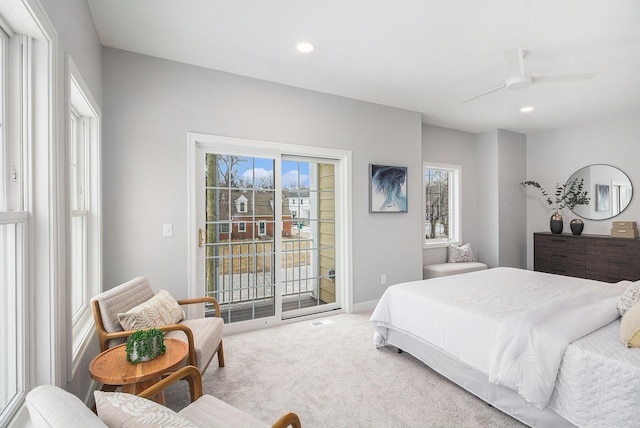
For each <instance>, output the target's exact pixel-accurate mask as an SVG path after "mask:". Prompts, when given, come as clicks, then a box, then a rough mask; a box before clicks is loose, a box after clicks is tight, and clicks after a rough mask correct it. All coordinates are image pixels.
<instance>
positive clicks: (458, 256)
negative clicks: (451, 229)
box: [448, 244, 476, 263]
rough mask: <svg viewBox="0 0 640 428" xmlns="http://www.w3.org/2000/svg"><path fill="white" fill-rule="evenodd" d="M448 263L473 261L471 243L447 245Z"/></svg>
mask: <svg viewBox="0 0 640 428" xmlns="http://www.w3.org/2000/svg"><path fill="white" fill-rule="evenodd" d="M448 261H449V263H460V262H475V261H476V259H475V257H474V256H473V250H472V249H471V244H464V245H460V246H458V245H453V244H451V245H449V260H448Z"/></svg>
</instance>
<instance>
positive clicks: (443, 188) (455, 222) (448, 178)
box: [423, 163, 462, 246]
mask: <svg viewBox="0 0 640 428" xmlns="http://www.w3.org/2000/svg"><path fill="white" fill-rule="evenodd" d="M423 169H424V175H423V188H424V192H423V196H424V204H423V207H424V225H423V234H424V245H425V246H444V245H448V244H449V243H451V242H459V241H460V176H461V174H462V167H461V166H459V165H445V164H434V163H424V165H423Z"/></svg>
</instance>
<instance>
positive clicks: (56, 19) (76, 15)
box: [34, 0, 102, 402]
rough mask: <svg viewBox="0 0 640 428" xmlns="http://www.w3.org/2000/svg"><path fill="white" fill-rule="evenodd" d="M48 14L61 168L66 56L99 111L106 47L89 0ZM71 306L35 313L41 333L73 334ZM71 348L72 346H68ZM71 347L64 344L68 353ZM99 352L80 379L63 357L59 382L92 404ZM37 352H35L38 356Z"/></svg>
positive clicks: (59, 1) (47, 3)
mask: <svg viewBox="0 0 640 428" xmlns="http://www.w3.org/2000/svg"><path fill="white" fill-rule="evenodd" d="M40 4H42V6H43V8H44V9H45V12H46V14H47V16H48V18H49V20H50V21H51V23H52V24H53V26H54V28H55V30H56V33H57V35H58V58H57V62H58V69H57V74H56V78H57V80H56V81H55V82H54V83H53V84H54V86H55V87H56V88H57V91H58V95H59V97H58V102H57V104H56V106H54V108H55V110H56V111H57V113H58V115H57V120H58V123H57V130H58V132H59V134H58V140H57V142H58V143H59V147H57V149H56V153H55V154H54V156H58V157H59V161H60V163H59V164H60V165H62V166H64V165H65V164H66V159H65V146H66V144H65V142H66V141H68V127H67V124H68V123H69V113H68V100H67V99H66V95H65V94H66V91H67V90H68V79H67V77H68V76H67V74H66V72H65V62H66V56H67V55H68V56H69V57H70V58H71V60H72V61H73V62H74V64H75V65H76V67H77V69H78V71H79V73H80V75H81V76H80V77H81V79H82V80H83V81H84V83H85V84H86V85H87V87H88V89H89V91H90V94H89V95H90V96H92V97H93V98H94V100H95V101H96V103H97V104H98V108H102V47H101V45H100V41H99V39H98V35H97V33H96V30H95V27H94V25H93V18H92V17H91V13H90V11H89V6H88V5H87V2H86V1H85V0H40ZM60 185H61V186H63V187H62V190H61V191H60V193H59V196H60V200H59V201H58V203H59V204H60V206H59V208H60V215H61V217H63V218H64V217H67V218H68V216H69V215H70V214H69V211H68V201H67V197H66V194H67V192H66V189H67V188H68V185H67V184H66V183H60ZM68 234H69V232H68V228H67V231H66V233H65V234H64V235H63V236H59V237H58V240H59V242H58V243H57V244H58V245H59V246H60V248H65V247H64V242H65V241H66V240H67V239H68ZM57 258H58V260H59V261H60V263H61V264H63V265H64V264H65V262H66V260H67V259H66V256H65V254H63V252H60V253H59V254H57ZM65 277H66V273H65V269H64V267H62V268H61V274H60V275H59V278H61V280H60V283H59V284H57V285H56V286H57V287H60V295H61V296H65V295H66V294H65V292H64V288H65V286H66V283H67V282H66V281H64V280H63V279H62V278H65ZM43 285H44V284H36V287H40V286H43ZM68 307H70V303H69V299H68V298H66V297H65V298H64V299H63V302H62V304H61V305H58V306H56V307H55V309H54V310H57V311H58V312H57V313H54V314H50V315H49V314H46V313H44V312H43V311H38V313H36V314H35V324H36V325H40V326H43V328H41V329H38V330H39V331H50V323H51V320H52V319H56V320H60V325H57V326H56V327H55V328H58V329H60V337H63V338H64V337H66V336H67V334H68V331H69V326H70V323H71V319H70V317H71V310H67V308H68ZM66 345H67V346H68V345H69V344H68V343H67V344H66ZM67 346H65V345H64V344H63V345H60V347H61V348H62V349H63V352H65V350H66V349H68V348H67ZM48 352H49V350H39V351H38V352H37V354H38V355H43V356H44V357H45V358H47V359H48V357H47V356H48ZM98 352H99V346H98V341H97V338H95V337H94V338H93V340H92V341H91V342H90V343H89V345H88V347H87V348H86V352H85V353H84V354H83V355H82V356H81V359H80V362H79V365H78V368H77V372H76V376H75V377H74V378H73V379H71V380H70V381H69V382H67V383H65V382H66V381H67V365H66V364H65V361H66V360H67V359H69V358H71V357H70V355H63V356H61V358H62V367H60V372H59V379H60V382H61V383H62V385H61V386H63V387H65V388H66V389H67V390H69V391H71V392H73V393H74V394H76V395H77V396H79V397H80V398H82V399H83V400H84V401H85V402H89V401H90V400H91V399H92V398H93V397H92V395H91V385H92V380H91V377H90V376H89V375H88V373H89V363H90V362H91V359H92V358H93V357H94V356H95V355H97V354H98ZM35 354H36V353H34V355H35ZM42 363H44V364H50V363H49V362H48V361H45V362H39V364H42Z"/></svg>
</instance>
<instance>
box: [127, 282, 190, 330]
mask: <svg viewBox="0 0 640 428" xmlns="http://www.w3.org/2000/svg"><path fill="white" fill-rule="evenodd" d="M184 318H185V314H184V311H183V310H182V308H181V307H180V305H179V304H178V302H177V301H176V299H174V298H173V296H172V295H171V293H169V292H168V291H166V290H160V291H158V294H156V295H155V296H153V297H152V298H150V299H149V300H147V301H146V302H144V303H141V304H139V305H138V306H135V307H133V308H131V309H129V310H128V311H127V312H124V313H121V314H118V321H120V325H122V328H124V329H125V330H141V329H144V328H153V327H159V326H163V325H168V324H176V323H179V322H180V321H182V320H183V319H184Z"/></svg>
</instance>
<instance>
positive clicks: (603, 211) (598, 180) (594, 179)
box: [567, 165, 633, 220]
mask: <svg viewBox="0 0 640 428" xmlns="http://www.w3.org/2000/svg"><path fill="white" fill-rule="evenodd" d="M574 179H578V180H580V179H583V180H584V189H585V190H586V191H587V192H589V193H588V195H587V196H588V197H589V198H590V200H589V205H577V206H576V207H574V208H573V209H572V210H571V211H573V212H574V213H575V214H577V215H579V216H580V217H582V218H586V219H589V220H605V219H608V218H611V217H615V216H617V215H618V214H620V213H621V212H622V211H624V210H625V208H627V206H629V202H631V196H633V186H632V185H631V180H629V177H627V174H625V173H624V172H622V171H620V170H619V169H618V168H616V167H613V166H611V165H589V166H585V167H584V168H582V169H579V170H578V171H576V172H575V173H574V174H573V175H572V176H571V177H569V180H567V182H570V181H571V180H574Z"/></svg>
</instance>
